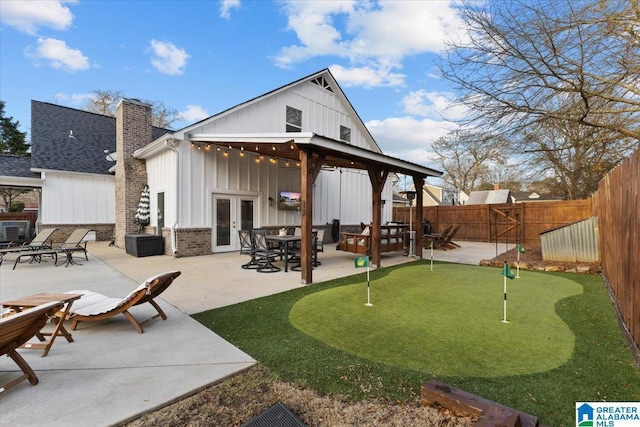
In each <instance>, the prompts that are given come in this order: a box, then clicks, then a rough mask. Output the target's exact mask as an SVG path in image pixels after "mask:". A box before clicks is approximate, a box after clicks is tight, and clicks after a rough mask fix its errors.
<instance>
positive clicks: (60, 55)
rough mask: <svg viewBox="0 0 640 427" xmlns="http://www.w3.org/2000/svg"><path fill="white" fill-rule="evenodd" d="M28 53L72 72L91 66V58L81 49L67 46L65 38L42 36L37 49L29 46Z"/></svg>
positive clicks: (54, 66) (55, 66)
mask: <svg viewBox="0 0 640 427" xmlns="http://www.w3.org/2000/svg"><path fill="white" fill-rule="evenodd" d="M26 54H27V56H29V57H31V58H34V59H43V60H45V61H48V62H49V65H51V66H52V67H53V68H57V69H59V70H63V71H68V72H72V73H73V72H75V71H82V70H86V69H88V68H89V67H90V65H89V59H88V58H87V57H86V56H84V55H83V54H82V52H81V51H80V50H79V49H73V48H70V47H69V46H67V43H66V42H65V41H63V40H58V39H52V38H42V37H40V38H38V46H37V47H36V48H35V50H33V49H30V48H28V49H27V52H26Z"/></svg>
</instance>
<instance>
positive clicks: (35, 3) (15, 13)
mask: <svg viewBox="0 0 640 427" xmlns="http://www.w3.org/2000/svg"><path fill="white" fill-rule="evenodd" d="M65 3H70V4H73V3H76V2H75V1H51V0H46V1H39V0H31V1H7V0H5V1H2V2H0V21H1V22H2V23H4V24H7V25H10V26H12V27H14V28H16V29H18V30H19V31H22V32H24V33H27V34H30V35H35V34H36V31H37V30H38V28H39V27H48V28H53V29H54V30H66V29H67V28H69V26H70V25H71V22H72V21H73V14H72V13H71V11H70V10H69V8H68V7H65V6H64V4H65Z"/></svg>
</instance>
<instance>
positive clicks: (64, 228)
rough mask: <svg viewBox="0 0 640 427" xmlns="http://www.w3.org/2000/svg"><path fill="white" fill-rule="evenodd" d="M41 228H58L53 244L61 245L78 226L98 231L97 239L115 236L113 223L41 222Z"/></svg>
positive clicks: (104, 239)
mask: <svg viewBox="0 0 640 427" xmlns="http://www.w3.org/2000/svg"><path fill="white" fill-rule="evenodd" d="M38 227H39V229H40V230H42V229H43V228H57V229H58V230H57V231H56V232H55V233H54V234H53V236H52V237H53V245H54V247H55V246H56V245H59V244H60V243H62V242H64V241H65V240H67V238H68V237H69V236H70V235H71V233H73V230H75V229H77V228H88V229H89V230H92V231H95V232H96V241H98V242H104V241H109V240H111V238H112V236H113V228H114V225H113V224H40V225H39V226H38Z"/></svg>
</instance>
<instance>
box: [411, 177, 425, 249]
mask: <svg viewBox="0 0 640 427" xmlns="http://www.w3.org/2000/svg"><path fill="white" fill-rule="evenodd" d="M413 185H414V187H415V189H416V222H417V224H416V241H415V242H414V243H415V250H416V252H415V255H416V256H417V257H418V258H422V244H423V240H424V239H423V237H422V215H423V213H422V207H423V206H422V203H423V199H424V177H422V176H413Z"/></svg>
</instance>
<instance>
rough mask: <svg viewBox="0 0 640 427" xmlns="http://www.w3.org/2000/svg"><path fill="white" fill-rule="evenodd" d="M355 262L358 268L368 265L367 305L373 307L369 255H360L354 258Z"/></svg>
mask: <svg viewBox="0 0 640 427" xmlns="http://www.w3.org/2000/svg"><path fill="white" fill-rule="evenodd" d="M353 263H354V265H355V267H356V268H360V267H367V303H366V304H365V305H366V306H367V307H371V306H372V305H373V304H371V292H370V282H369V257H368V256H359V257H357V258H354V259H353Z"/></svg>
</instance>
